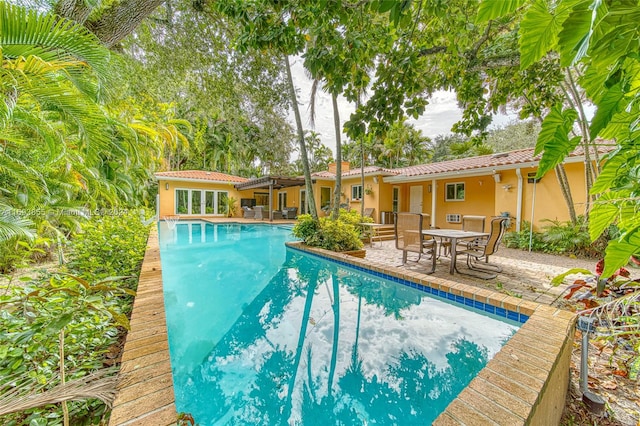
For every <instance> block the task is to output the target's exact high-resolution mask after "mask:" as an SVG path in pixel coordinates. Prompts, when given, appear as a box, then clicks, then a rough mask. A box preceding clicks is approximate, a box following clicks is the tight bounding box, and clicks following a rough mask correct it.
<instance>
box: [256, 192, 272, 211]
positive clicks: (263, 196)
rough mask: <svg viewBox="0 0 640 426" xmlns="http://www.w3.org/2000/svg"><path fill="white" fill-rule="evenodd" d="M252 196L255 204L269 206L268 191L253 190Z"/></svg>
mask: <svg viewBox="0 0 640 426" xmlns="http://www.w3.org/2000/svg"><path fill="white" fill-rule="evenodd" d="M253 197H254V198H255V199H256V206H265V207H268V206H269V193H268V192H255V193H254V194H253ZM267 211H268V209H267Z"/></svg>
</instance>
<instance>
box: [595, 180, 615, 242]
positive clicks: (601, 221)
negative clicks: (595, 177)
mask: <svg viewBox="0 0 640 426" xmlns="http://www.w3.org/2000/svg"><path fill="white" fill-rule="evenodd" d="M619 196H620V194H619V193H613V192H607V193H604V194H602V196H600V198H598V200H597V201H596V202H595V203H594V204H593V207H592V209H591V214H590V215H589V236H590V237H591V240H592V241H595V240H596V239H597V238H598V237H599V236H600V235H602V232H604V230H605V229H607V228H608V227H609V225H611V224H613V223H614V222H615V221H616V219H617V218H618V216H619V213H620V209H619V208H618V206H617V205H616V204H615V201H616V200H617V199H618V197H619Z"/></svg>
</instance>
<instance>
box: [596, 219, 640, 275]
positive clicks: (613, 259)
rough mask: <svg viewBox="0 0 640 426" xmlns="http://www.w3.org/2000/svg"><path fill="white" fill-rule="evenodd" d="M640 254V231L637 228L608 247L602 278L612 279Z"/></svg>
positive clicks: (610, 243)
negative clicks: (631, 259)
mask: <svg viewBox="0 0 640 426" xmlns="http://www.w3.org/2000/svg"><path fill="white" fill-rule="evenodd" d="M638 252H640V230H638V229H637V228H636V229H634V230H633V231H631V232H629V233H627V234H626V235H625V236H624V237H623V238H621V239H620V240H618V241H611V242H609V245H608V246H607V250H606V252H605V258H604V271H602V276H604V277H610V276H611V275H613V274H614V273H615V272H616V271H617V270H618V269H619V268H621V267H623V266H625V265H626V264H627V263H628V262H629V258H630V257H631V256H632V255H634V254H637V253H638Z"/></svg>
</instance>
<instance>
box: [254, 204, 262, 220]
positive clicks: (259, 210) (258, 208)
mask: <svg viewBox="0 0 640 426" xmlns="http://www.w3.org/2000/svg"><path fill="white" fill-rule="evenodd" d="M253 210H254V211H255V215H254V216H253V218H254V219H255V220H262V219H264V206H255V207H254V208H253Z"/></svg>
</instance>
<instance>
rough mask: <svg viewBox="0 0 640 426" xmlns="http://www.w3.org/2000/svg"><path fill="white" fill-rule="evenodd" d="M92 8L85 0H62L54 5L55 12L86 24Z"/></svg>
mask: <svg viewBox="0 0 640 426" xmlns="http://www.w3.org/2000/svg"><path fill="white" fill-rule="evenodd" d="M91 10H92V8H90V7H89V5H88V4H87V2H86V1H85V0H60V1H58V2H57V3H56V4H55V6H54V7H53V13H55V14H56V15H59V16H62V17H63V18H67V19H71V20H72V21H75V22H77V23H78V24H81V25H84V23H85V21H86V20H87V18H88V17H89V14H90V13H91Z"/></svg>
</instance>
